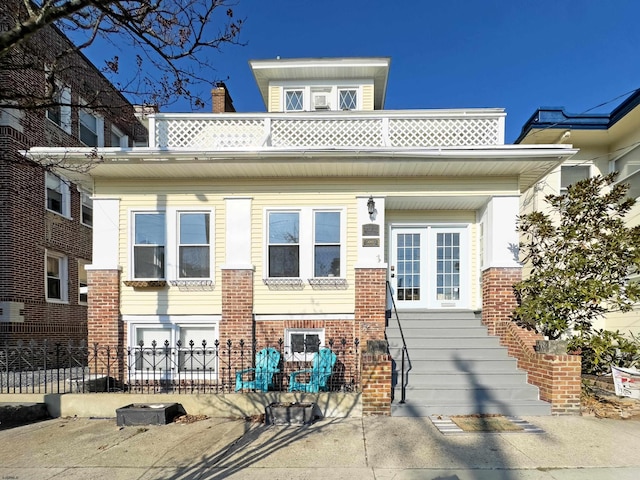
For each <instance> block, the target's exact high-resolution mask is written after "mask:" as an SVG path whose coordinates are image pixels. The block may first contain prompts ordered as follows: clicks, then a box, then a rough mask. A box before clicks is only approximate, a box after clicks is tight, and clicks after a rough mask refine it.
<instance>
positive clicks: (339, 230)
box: [266, 208, 345, 278]
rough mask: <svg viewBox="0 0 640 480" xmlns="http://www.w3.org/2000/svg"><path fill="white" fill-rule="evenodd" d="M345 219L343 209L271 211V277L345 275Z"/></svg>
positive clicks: (269, 258)
mask: <svg viewBox="0 0 640 480" xmlns="http://www.w3.org/2000/svg"><path fill="white" fill-rule="evenodd" d="M342 221H343V215H342V212H341V211H339V210H323V209H312V208H302V209H300V210H298V211H291V210H289V211H285V210H283V211H277V210H274V211H270V212H268V225H267V229H268V233H267V251H268V254H267V257H268V258H267V259H266V260H267V262H268V267H267V270H266V271H267V272H268V277H269V278H276V277H287V278H322V277H341V275H342V265H344V258H345V248H344V239H343V231H344V226H343V225H342Z"/></svg>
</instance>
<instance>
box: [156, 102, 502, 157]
mask: <svg viewBox="0 0 640 480" xmlns="http://www.w3.org/2000/svg"><path fill="white" fill-rule="evenodd" d="M149 134H150V135H149V137H150V138H151V140H152V141H151V145H150V146H151V147H156V148H168V149H174V148H189V149H204V150H209V149H213V150H225V149H234V148H236V149H237V148H255V149H270V148H277V149H287V148H292V149H295V148H323V147H325V148H332V147H355V148H358V147H372V148H375V147H379V148H402V147H414V148H415V147H467V146H490V145H502V144H504V114H503V113H502V111H501V110H497V109H496V110H464V111H463V110H453V111H376V112H369V113H362V112H358V113H353V112H335V113H331V114H326V113H324V112H322V113H318V112H315V113H308V114H299V113H291V114H239V113H231V114H156V115H151V116H150V117H149Z"/></svg>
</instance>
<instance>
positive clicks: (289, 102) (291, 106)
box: [284, 89, 304, 112]
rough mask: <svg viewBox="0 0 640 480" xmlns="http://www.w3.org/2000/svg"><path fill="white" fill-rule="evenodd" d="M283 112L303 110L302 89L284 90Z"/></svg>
mask: <svg viewBox="0 0 640 480" xmlns="http://www.w3.org/2000/svg"><path fill="white" fill-rule="evenodd" d="M284 110H285V112H301V111H302V110H304V91H303V90H302V89H290V90H285V91H284Z"/></svg>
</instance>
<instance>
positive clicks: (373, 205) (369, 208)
mask: <svg viewBox="0 0 640 480" xmlns="http://www.w3.org/2000/svg"><path fill="white" fill-rule="evenodd" d="M367 211H368V212H369V215H373V212H375V211H376V202H374V201H373V197H372V196H369V200H367Z"/></svg>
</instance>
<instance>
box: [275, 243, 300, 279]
mask: <svg viewBox="0 0 640 480" xmlns="http://www.w3.org/2000/svg"><path fill="white" fill-rule="evenodd" d="M299 275H300V270H299V254H298V246H297V245H296V246H270V247H269V276H270V277H298V276H299Z"/></svg>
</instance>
